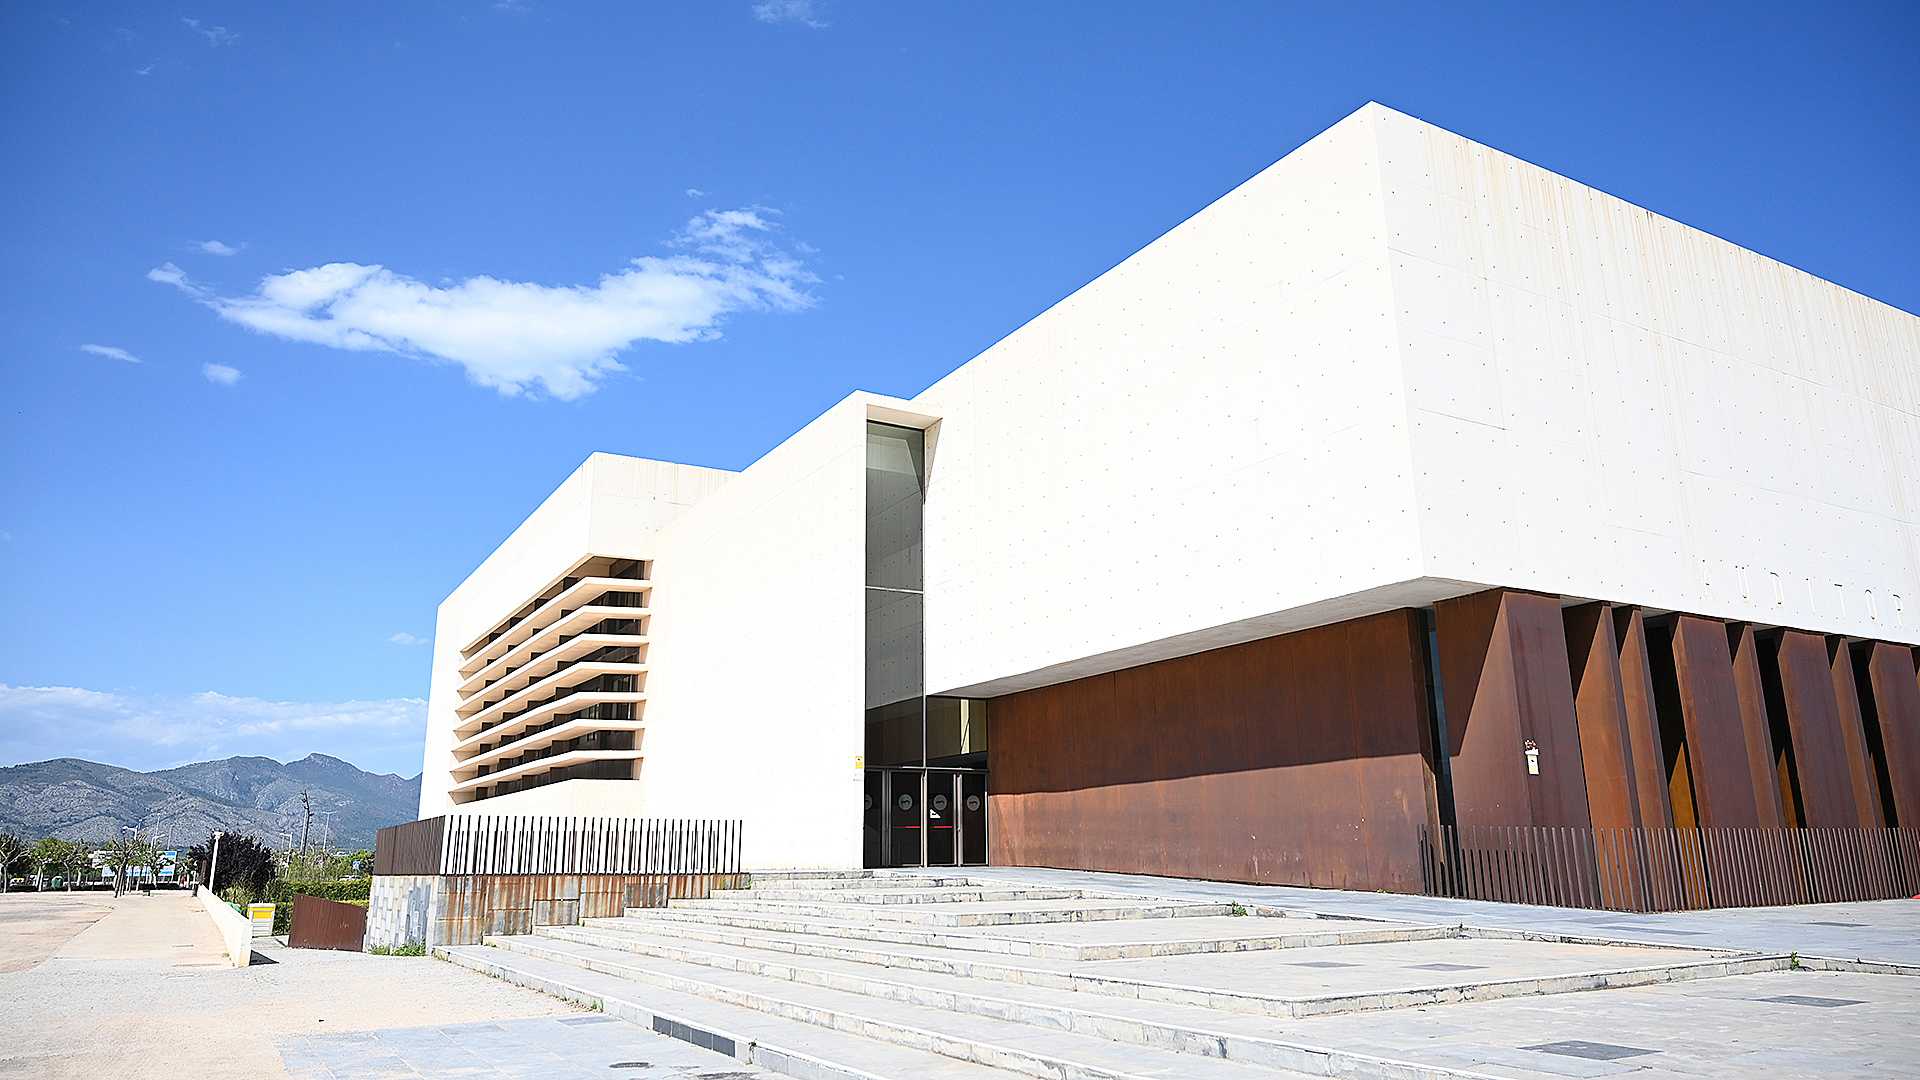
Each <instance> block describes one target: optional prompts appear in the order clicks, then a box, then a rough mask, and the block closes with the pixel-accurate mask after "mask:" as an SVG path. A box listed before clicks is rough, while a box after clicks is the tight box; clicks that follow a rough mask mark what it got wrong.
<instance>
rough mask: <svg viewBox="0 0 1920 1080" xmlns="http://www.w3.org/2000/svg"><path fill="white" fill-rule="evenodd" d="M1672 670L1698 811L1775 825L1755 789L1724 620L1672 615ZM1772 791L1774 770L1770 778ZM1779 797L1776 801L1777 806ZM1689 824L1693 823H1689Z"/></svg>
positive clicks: (1701, 815)
mask: <svg viewBox="0 0 1920 1080" xmlns="http://www.w3.org/2000/svg"><path fill="white" fill-rule="evenodd" d="M1673 670H1674V680H1675V683H1676V685H1677V687H1678V697H1679V706H1680V711H1681V716H1682V719H1683V721H1684V722H1685V724H1686V736H1687V738H1686V756H1687V765H1688V768H1689V771H1690V773H1691V776H1692V780H1693V801H1694V813H1695V814H1696V815H1697V816H1698V824H1700V825H1703V826H1708V827H1719V826H1754V825H1762V824H1768V825H1777V824H1779V815H1778V813H1777V812H1776V813H1775V815H1774V817H1773V819H1772V820H1763V819H1762V818H1761V816H1760V809H1759V804H1758V802H1757V800H1756V796H1755V794H1754V787H1755V783H1754V768H1753V763H1752V759H1751V758H1750V757H1749V756H1748V752H1747V735H1746V726H1745V721H1744V720H1743V719H1742V718H1741V715H1740V690H1739V687H1738V685H1737V684H1736V682H1735V680H1734V673H1733V653H1732V650H1730V649H1729V648H1728V647H1727V631H1726V624H1725V623H1723V622H1721V621H1720V620H1718V619H1706V618H1701V617H1700V616H1697V615H1679V616H1676V617H1675V618H1674V620H1673ZM1766 788H1767V790H1768V791H1772V790H1773V781H1772V778H1771V772H1770V770H1769V771H1768V777H1767V781H1766ZM1777 798H1778V797H1777V796H1776V800H1775V804H1776V805H1777ZM1686 824H1692V823H1691V822H1688V823H1686Z"/></svg>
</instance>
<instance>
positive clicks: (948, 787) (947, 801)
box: [927, 772, 960, 866]
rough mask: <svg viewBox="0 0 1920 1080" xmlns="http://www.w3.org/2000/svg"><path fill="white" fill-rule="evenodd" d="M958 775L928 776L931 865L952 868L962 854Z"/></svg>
mask: <svg viewBox="0 0 1920 1080" xmlns="http://www.w3.org/2000/svg"><path fill="white" fill-rule="evenodd" d="M958 781H959V776H958V774H956V773H950V772H929V773H928V774H927V865H928V866H952V865H954V862H955V859H954V856H955V855H957V854H959V851H960V845H959V835H960V834H959V828H958V826H959V820H960V813H959V806H958V803H959V800H958V799H957V798H956V797H955V796H956V794H957V792H956V791H955V787H956V785H957V783H958Z"/></svg>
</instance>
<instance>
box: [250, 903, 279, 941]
mask: <svg viewBox="0 0 1920 1080" xmlns="http://www.w3.org/2000/svg"><path fill="white" fill-rule="evenodd" d="M247 918H249V919H252V920H253V936H254V937H272V936H273V905H272V904H248V905H247Z"/></svg>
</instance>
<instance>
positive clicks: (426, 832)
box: [373, 817, 447, 877]
mask: <svg viewBox="0 0 1920 1080" xmlns="http://www.w3.org/2000/svg"><path fill="white" fill-rule="evenodd" d="M446 830H447V819H446V818H445V817H430V818H422V819H420V820H419V821H408V822H404V823H402V824H399V825H389V826H387V827H386V828H384V829H381V830H380V832H379V834H378V835H377V836H376V837H375V843H374V854H373V872H374V874H376V875H378V876H380V877H386V876H388V875H392V874H437V873H439V872H440V863H441V861H442V859H443V857H444V855H445V852H444V848H445V842H446Z"/></svg>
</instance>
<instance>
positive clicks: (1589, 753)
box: [1561, 603, 1642, 908]
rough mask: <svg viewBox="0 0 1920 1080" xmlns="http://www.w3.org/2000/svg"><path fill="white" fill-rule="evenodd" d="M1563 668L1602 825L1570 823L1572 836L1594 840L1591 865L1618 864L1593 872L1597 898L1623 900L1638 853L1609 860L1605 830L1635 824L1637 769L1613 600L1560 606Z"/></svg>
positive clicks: (1628, 901)
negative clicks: (1568, 677)
mask: <svg viewBox="0 0 1920 1080" xmlns="http://www.w3.org/2000/svg"><path fill="white" fill-rule="evenodd" d="M1561 617H1562V619H1563V620H1564V622H1565V624H1566V632H1567V668H1568V670H1569V671H1570V672H1571V673H1572V675H1573V712H1574V719H1575V720H1576V721H1577V722H1578V724H1579V727H1580V761H1581V764H1582V766H1583V767H1584V769H1585V772H1586V783H1587V809H1588V813H1590V814H1591V815H1592V817H1593V824H1594V826H1595V827H1596V829H1598V830H1601V831H1590V830H1585V829H1575V830H1571V833H1570V836H1571V838H1572V840H1573V841H1575V842H1580V843H1590V844H1593V845H1594V847H1595V852H1594V854H1595V859H1596V862H1595V866H1596V869H1597V868H1599V867H1601V866H1613V867H1615V868H1616V869H1617V870H1618V872H1617V873H1608V874H1597V875H1596V878H1595V882H1594V883H1595V884H1596V885H1597V888H1598V891H1599V893H1600V898H1601V899H1602V900H1603V901H1604V902H1605V903H1606V904H1607V905H1608V906H1613V907H1620V908H1627V907H1631V906H1633V905H1634V904H1635V903H1636V902H1637V898H1638V897H1639V896H1640V895H1641V888H1642V883H1641V879H1642V873H1641V867H1640V864H1639V862H1638V861H1637V860H1630V861H1620V860H1609V859H1608V857H1607V856H1608V854H1609V853H1610V849H1609V844H1610V843H1611V841H1612V839H1613V837H1615V836H1617V835H1618V834H1617V833H1610V832H1608V831H1605V830H1611V829H1625V828H1632V827H1634V826H1637V825H1639V824H1640V796H1639V787H1638V776H1637V775H1636V773H1635V769H1634V760H1633V740H1632V736H1631V735H1630V734H1629V733H1628V730H1627V708H1626V691H1625V688H1624V687H1623V686H1622V683H1621V679H1620V650H1619V647H1618V643H1617V642H1616V641H1615V639H1614V633H1613V625H1614V620H1613V605H1611V604H1603V603H1596V604H1582V605H1580V606H1579V607H1571V608H1567V609H1565V610H1564V611H1563V612H1562V613H1561Z"/></svg>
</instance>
